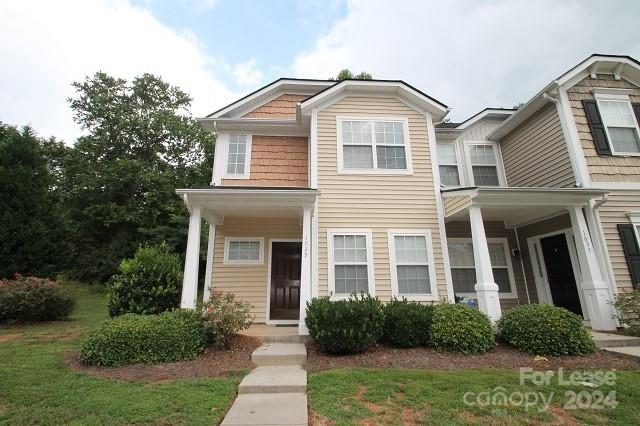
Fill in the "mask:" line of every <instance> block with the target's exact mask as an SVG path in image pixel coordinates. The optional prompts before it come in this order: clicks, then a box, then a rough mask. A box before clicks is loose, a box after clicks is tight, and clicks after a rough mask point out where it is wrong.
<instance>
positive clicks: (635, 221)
mask: <svg viewBox="0 0 640 426" xmlns="http://www.w3.org/2000/svg"><path fill="white" fill-rule="evenodd" d="M627 216H628V217H629V222H631V225H633V232H634V233H635V235H636V241H637V242H638V245H639V246H640V229H638V228H640V213H635V212H634V213H627Z"/></svg>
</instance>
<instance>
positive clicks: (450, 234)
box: [446, 221, 535, 310]
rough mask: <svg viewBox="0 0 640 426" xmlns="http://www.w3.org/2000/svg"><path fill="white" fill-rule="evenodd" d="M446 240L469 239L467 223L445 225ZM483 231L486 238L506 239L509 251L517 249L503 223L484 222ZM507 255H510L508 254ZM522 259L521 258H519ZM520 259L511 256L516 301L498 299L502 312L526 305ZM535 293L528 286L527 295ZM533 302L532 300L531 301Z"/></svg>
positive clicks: (513, 239) (469, 231) (511, 234)
mask: <svg viewBox="0 0 640 426" xmlns="http://www.w3.org/2000/svg"><path fill="white" fill-rule="evenodd" d="M446 229H447V238H471V226H470V224H469V222H449V223H447V225H446ZM484 230H485V233H486V235H487V238H507V241H508V243H509V250H513V249H515V248H518V241H517V240H516V234H515V232H514V231H513V229H506V228H505V227H504V223H503V222H490V221H486V222H484ZM509 255H511V254H510V253H509ZM521 259H522V257H521ZM521 259H517V258H514V257H513V256H511V265H512V267H513V277H514V278H515V285H516V292H517V294H518V298H517V299H502V298H501V299H500V307H501V308H502V310H505V309H509V308H513V307H514V306H516V305H521V304H524V303H527V300H528V299H527V287H526V286H525V279H524V270H523V264H522V262H521ZM532 290H533V292H534V293H535V286H534V287H531V286H529V295H530V296H531V291H532ZM532 302H533V300H532Z"/></svg>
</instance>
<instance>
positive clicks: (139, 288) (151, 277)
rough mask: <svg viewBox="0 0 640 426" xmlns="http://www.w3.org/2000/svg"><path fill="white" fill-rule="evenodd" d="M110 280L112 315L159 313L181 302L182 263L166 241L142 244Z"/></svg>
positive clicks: (110, 313)
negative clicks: (170, 250)
mask: <svg viewBox="0 0 640 426" xmlns="http://www.w3.org/2000/svg"><path fill="white" fill-rule="evenodd" d="M118 270H119V271H120V272H119V273H117V274H116V275H114V276H113V277H111V280H110V282H109V315H111V316H112V317H114V316H117V315H122V314H128V313H133V314H159V313H160V312H164V311H168V310H170V309H174V308H177V307H178V306H179V304H180V289H181V285H182V264H181V262H180V257H179V256H178V255H177V254H175V253H170V252H169V247H168V246H167V244H166V243H161V244H157V245H153V246H141V247H140V248H138V251H137V252H136V254H135V256H133V258H132V259H125V260H123V261H122V262H121V263H120V266H119V268H118Z"/></svg>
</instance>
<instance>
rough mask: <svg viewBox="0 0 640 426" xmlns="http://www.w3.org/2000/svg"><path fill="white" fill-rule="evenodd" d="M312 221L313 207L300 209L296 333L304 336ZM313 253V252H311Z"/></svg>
mask: <svg viewBox="0 0 640 426" xmlns="http://www.w3.org/2000/svg"><path fill="white" fill-rule="evenodd" d="M312 221H313V207H304V208H303V210H302V267H301V271H300V322H299V324H298V334H300V335H302V336H306V335H308V334H309V330H308V329H307V326H306V325H305V323H304V320H305V318H306V317H307V312H306V308H307V302H308V301H309V300H311V269H312V268H311V258H312V249H311V248H312V241H311V234H312ZM313 255H315V253H313Z"/></svg>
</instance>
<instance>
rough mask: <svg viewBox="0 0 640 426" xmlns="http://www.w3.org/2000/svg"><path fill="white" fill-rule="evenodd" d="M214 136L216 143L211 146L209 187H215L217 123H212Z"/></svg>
mask: <svg viewBox="0 0 640 426" xmlns="http://www.w3.org/2000/svg"><path fill="white" fill-rule="evenodd" d="M212 133H213V134H214V135H216V143H215V144H214V145H213V167H211V182H210V183H209V186H215V184H216V182H215V175H216V145H217V144H218V122H217V121H214V122H213V132H212Z"/></svg>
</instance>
